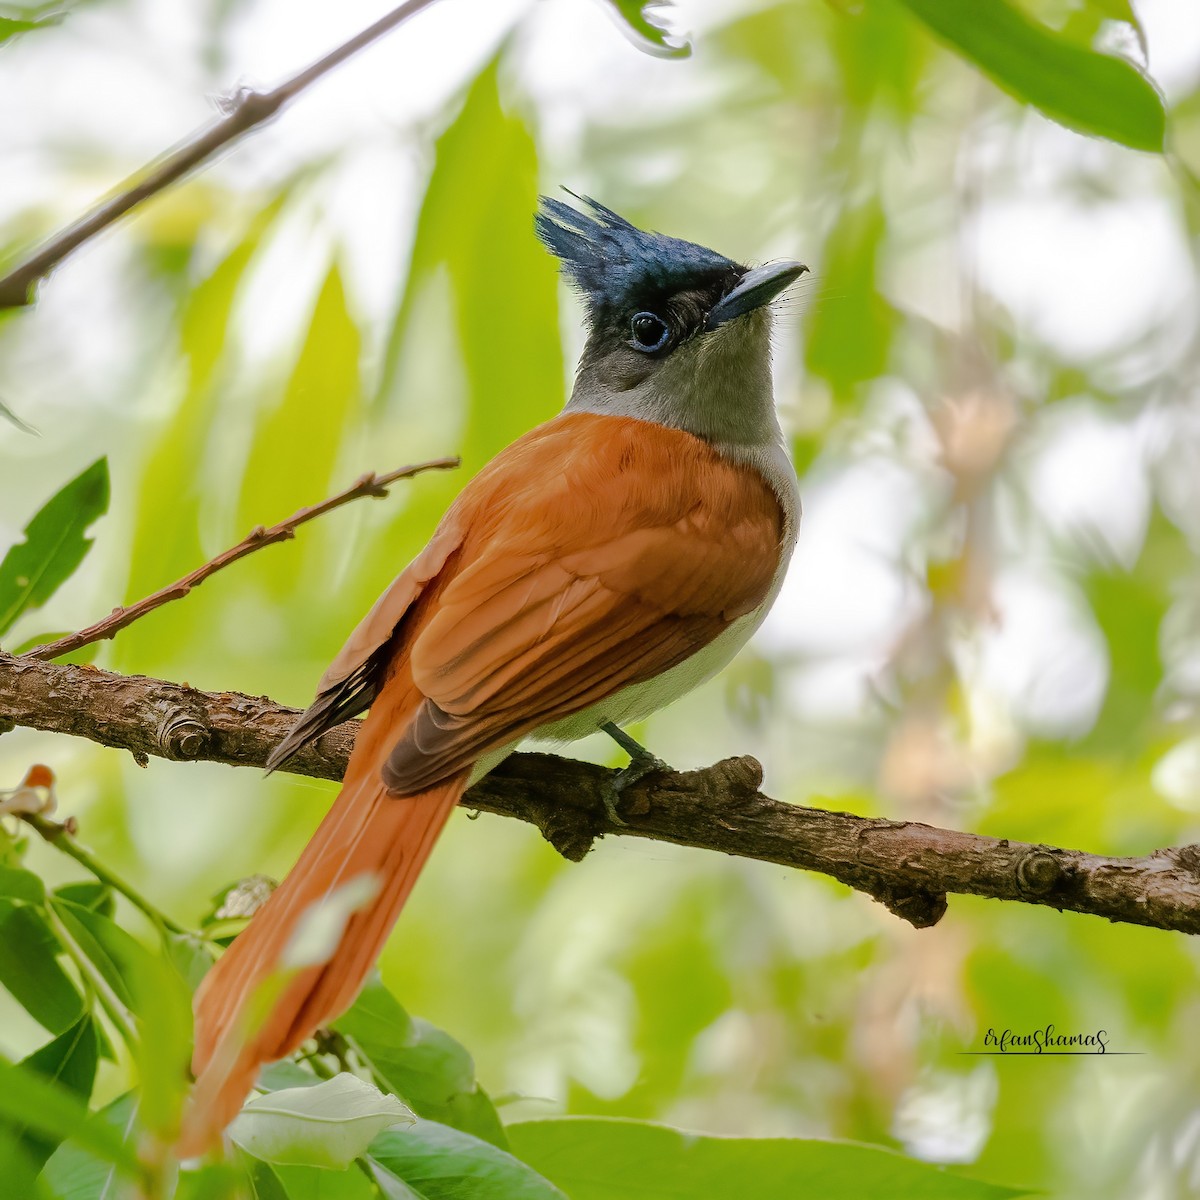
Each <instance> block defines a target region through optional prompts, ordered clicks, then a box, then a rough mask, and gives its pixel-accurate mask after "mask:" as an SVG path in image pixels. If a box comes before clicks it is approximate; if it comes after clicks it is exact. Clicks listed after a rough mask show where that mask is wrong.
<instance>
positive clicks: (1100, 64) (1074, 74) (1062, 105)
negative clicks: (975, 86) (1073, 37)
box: [901, 0, 1166, 152]
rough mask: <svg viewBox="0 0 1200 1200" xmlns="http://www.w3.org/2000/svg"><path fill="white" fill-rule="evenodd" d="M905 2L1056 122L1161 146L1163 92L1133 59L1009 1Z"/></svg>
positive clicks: (1143, 146)
mask: <svg viewBox="0 0 1200 1200" xmlns="http://www.w3.org/2000/svg"><path fill="white" fill-rule="evenodd" d="M901 3H902V4H904V5H905V6H906V7H907V8H908V9H909V11H910V12H912V13H913V14H914V15H915V16H916V17H918V18H919V19H920V20H921V21H923V22H924V23H925V24H926V25H927V26H928V27H929V28H930V29H931V30H932V31H933V32H934V33H935V34H937V36H938V37H940V38H942V39H943V40H944V41H946V42H948V43H949V44H950V45H951V46H952V47H953V48H954V49H955V50H957V51H958V52H959V53H960V54H961V55H963V57H964V58H967V59H970V61H971V62H973V63H975V65H976V66H978V67H979V68H980V69H981V70H983V71H984V72H985V73H986V74H987V75H989V76H990V77H991V78H992V79H993V80H994V81H995V82H996V83H997V84H999V85H1000V87H1002V88H1004V90H1005V91H1007V92H1009V93H1011V94H1012V95H1014V96H1016V97H1017V99H1018V100H1024V101H1027V102H1028V103H1029V104H1032V105H1034V107H1036V108H1039V109H1040V110H1041V111H1042V112H1044V113H1045V114H1046V116H1048V117H1050V118H1051V119H1052V120H1055V121H1058V122H1059V123H1060V124H1062V125H1066V126H1067V127H1068V128H1069V129H1076V130H1078V131H1079V132H1080V133H1091V134H1096V135H1097V136H1099V137H1103V138H1108V139H1109V140H1110V141H1114V142H1120V143H1121V144H1122V145H1125V146H1131V147H1132V148H1133V149H1135V150H1152V151H1155V152H1161V151H1162V149H1163V139H1164V137H1165V134H1166V112H1165V110H1164V108H1163V101H1162V97H1161V96H1160V95H1159V94H1158V92H1157V91H1155V89H1154V85H1153V84H1152V83H1150V81H1149V80H1147V79H1146V77H1145V76H1144V75H1142V74H1141V72H1140V71H1138V69H1137V68H1136V67H1135V66H1134V65H1133V64H1132V63H1129V62H1126V61H1125V60H1124V59H1120V58H1113V57H1112V56H1110V55H1107V54H1098V53H1096V52H1095V51H1093V50H1088V49H1085V48H1083V47H1082V46H1077V45H1075V44H1074V43H1073V42H1071V41H1070V40H1069V39H1067V38H1066V37H1063V36H1061V35H1060V34H1057V33H1055V32H1054V31H1053V30H1051V29H1049V28H1047V27H1046V26H1044V25H1040V24H1038V23H1037V22H1035V21H1032V20H1030V19H1029V18H1028V17H1026V16H1025V14H1024V13H1022V12H1021V11H1020V10H1019V9H1017V8H1015V7H1013V6H1012V5H1011V4H1009V3H1007V0H972V2H971V3H969V4H964V3H962V0H901Z"/></svg>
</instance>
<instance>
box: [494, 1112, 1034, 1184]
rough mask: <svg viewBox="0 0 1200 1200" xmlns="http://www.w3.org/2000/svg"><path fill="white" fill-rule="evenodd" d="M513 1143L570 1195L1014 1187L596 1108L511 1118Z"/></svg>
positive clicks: (830, 1145)
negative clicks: (609, 1115) (710, 1133)
mask: <svg viewBox="0 0 1200 1200" xmlns="http://www.w3.org/2000/svg"><path fill="white" fill-rule="evenodd" d="M508 1136H509V1140H510V1141H511V1143H512V1147H513V1153H514V1154H516V1155H517V1156H518V1157H519V1158H520V1159H522V1161H524V1162H527V1163H529V1165H530V1166H532V1167H533V1168H534V1169H535V1170H537V1171H540V1172H541V1174H543V1175H545V1176H546V1178H547V1179H552V1180H553V1181H554V1182H555V1183H556V1184H557V1185H558V1186H559V1187H560V1188H562V1189H563V1191H565V1192H566V1193H567V1194H568V1195H569V1196H570V1197H571V1200H663V1198H664V1197H667V1196H670V1197H672V1198H673V1200H693V1198H694V1200H708V1197H712V1196H753V1197H754V1200H797V1197H801V1196H812V1197H820V1200H862V1198H863V1197H865V1196H879V1197H883V1196H886V1197H887V1200H1002V1198H1003V1197H1009V1196H1021V1195H1027V1194H1028V1193H1027V1192H1023V1191H1021V1190H1020V1189H1017V1188H1009V1187H1002V1186H1000V1185H999V1184H993V1183H983V1182H980V1181H979V1180H975V1179H964V1178H962V1177H961V1176H958V1175H952V1174H950V1173H949V1172H948V1171H945V1170H943V1169H942V1168H941V1167H936V1166H932V1165H931V1164H929V1163H925V1162H919V1161H917V1160H916V1159H911V1158H905V1157H904V1155H902V1154H897V1153H895V1152H894V1151H891V1150H884V1149H882V1148H881V1147H878V1146H865V1145H859V1144H856V1143H854V1142H824V1141H814V1140H808V1139H801V1138H719V1137H704V1136H701V1135H699V1134H692V1133H684V1132H682V1131H681V1130H678V1129H670V1128H668V1127H667V1126H665V1125H651V1124H646V1123H642V1122H640V1121H621V1120H612V1119H605V1118H598V1117H566V1118H561V1119H558V1120H547V1121H523V1122H520V1123H518V1124H515V1125H509V1126H508Z"/></svg>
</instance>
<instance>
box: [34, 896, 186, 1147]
mask: <svg viewBox="0 0 1200 1200" xmlns="http://www.w3.org/2000/svg"><path fill="white" fill-rule="evenodd" d="M53 903H54V910H55V912H56V913H58V915H59V917H60V918H61V919H62V920H63V922H64V924H66V926H67V927H68V929H69V930H70V931H71V935H72V936H73V937H74V938H75V939H76V941H77V942H78V943H79V945H80V947H81V948H82V949H83V951H84V953H86V954H87V956H88V957H89V958H90V959H91V960H92V961H93V962H94V963H95V965H96V967H97V969H98V970H99V971H100V972H101V974H103V976H104V977H105V979H106V980H107V981H108V982H109V984H110V986H111V987H112V988H113V990H114V991H115V992H116V993H117V995H118V996H120V997H121V999H122V1000H123V1001H124V1002H125V1003H126V1004H128V1005H129V1007H130V1008H131V1009H132V1010H133V1012H134V1013H135V1014H136V1016H137V1018H138V1030H139V1032H140V1034H141V1044H140V1045H139V1047H138V1054H137V1058H138V1067H139V1074H140V1077H141V1090H142V1112H143V1123H144V1124H145V1125H146V1127H147V1128H148V1129H151V1130H154V1131H156V1132H170V1131H172V1130H173V1124H174V1121H175V1119H176V1117H177V1116H178V1113H179V1109H180V1106H181V1104H182V1101H183V1096H184V1093H185V1091H186V1089H187V1079H188V1075H187V1063H188V1056H189V1053H190V1050H191V993H190V990H189V989H188V987H187V986H186V984H185V983H184V981H183V979H182V977H181V976H180V974H179V972H178V971H176V970H175V968H174V967H173V966H172V965H171V963H170V961H169V960H168V959H166V958H164V957H162V956H160V955H156V954H152V953H151V952H150V951H149V950H147V949H146V947H145V946H143V945H142V944H141V943H140V942H138V941H137V940H136V939H135V938H132V937H130V935H129V934H128V933H126V932H125V930H124V929H122V928H121V927H120V926H119V925H117V924H116V923H115V922H113V921H111V920H109V918H108V917H106V916H104V915H103V914H102V913H100V912H96V911H94V910H93V909H90V908H82V907H80V906H79V905H77V904H72V903H71V902H70V901H69V900H64V899H62V898H61V897H57V896H56V897H55V899H54V901H53Z"/></svg>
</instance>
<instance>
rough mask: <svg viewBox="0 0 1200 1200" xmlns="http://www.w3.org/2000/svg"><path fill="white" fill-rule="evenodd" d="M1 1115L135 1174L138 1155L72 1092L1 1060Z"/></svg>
mask: <svg viewBox="0 0 1200 1200" xmlns="http://www.w3.org/2000/svg"><path fill="white" fill-rule="evenodd" d="M0 1118H3V1119H4V1120H6V1121H8V1122H9V1123H19V1124H21V1125H23V1126H25V1127H26V1128H28V1129H33V1130H37V1131H38V1132H39V1133H41V1134H43V1135H45V1136H47V1137H50V1138H53V1139H55V1140H56V1141H60V1142H61V1141H66V1140H67V1139H70V1140H72V1141H73V1142H74V1143H75V1144H76V1145H78V1146H79V1147H80V1148H82V1149H84V1150H89V1151H91V1152H92V1153H93V1154H95V1155H96V1156H97V1157H99V1158H101V1159H103V1160H104V1161H105V1162H109V1163H113V1164H115V1165H116V1166H117V1167H119V1168H120V1169H122V1170H124V1171H127V1172H130V1173H133V1174H136V1173H138V1169H139V1168H138V1161H137V1155H136V1154H135V1153H134V1151H133V1149H132V1147H130V1146H128V1145H126V1144H125V1143H124V1142H123V1141H122V1139H121V1137H120V1136H119V1135H118V1134H117V1133H116V1132H115V1131H114V1130H113V1129H112V1127H111V1126H110V1125H109V1124H107V1123H106V1122H105V1121H103V1120H101V1119H94V1118H92V1117H91V1116H90V1114H89V1113H88V1111H87V1106H86V1105H85V1104H84V1103H83V1101H81V1100H80V1098H79V1097H78V1096H77V1095H76V1094H75V1093H74V1092H72V1091H69V1090H68V1089H67V1088H65V1087H62V1086H60V1085H58V1084H56V1083H52V1082H50V1081H49V1080H47V1079H44V1078H43V1077H42V1076H41V1075H39V1074H38V1073H37V1072H36V1071H31V1070H29V1069H27V1068H25V1067H20V1066H16V1065H14V1064H12V1063H8V1062H5V1061H4V1060H3V1059H0Z"/></svg>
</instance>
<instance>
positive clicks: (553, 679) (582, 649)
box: [178, 197, 806, 1156]
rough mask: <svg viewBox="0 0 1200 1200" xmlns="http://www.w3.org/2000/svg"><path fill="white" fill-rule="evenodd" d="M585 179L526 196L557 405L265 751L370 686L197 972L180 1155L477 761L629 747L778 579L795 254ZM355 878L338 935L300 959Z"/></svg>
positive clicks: (358, 958) (426, 848)
mask: <svg viewBox="0 0 1200 1200" xmlns="http://www.w3.org/2000/svg"><path fill="white" fill-rule="evenodd" d="M578 199H579V200H580V202H581V203H582V204H583V205H585V206H586V211H580V210H578V209H576V208H573V207H571V206H569V205H568V204H565V203H563V202H561V201H558V200H552V199H545V198H543V200H542V202H541V206H540V210H539V212H538V215H537V218H536V227H537V232H538V234H539V236H540V237H541V239H542V241H543V242H544V243H545V245H546V246H547V247H548V249H549V250H550V251H551V252H552V253H553V254H555V255H556V256H557V257H558V258H559V259H560V260H561V266H562V270H563V272H564V274H565V275H566V276H567V278H568V280H569V281H570V282H571V283H572V284H573V285H574V286H575V287H576V289H577V290H578V291H579V293H580V294H581V296H582V298H583V300H584V302H585V306H586V315H587V323H588V337H587V342H586V345H585V347H584V350H583V354H582V356H581V358H580V362H579V368H578V371H577V374H576V379H575V386H574V389H573V391H572V394H571V399H570V401H569V403H568V404H567V406H566V408H565V409H564V411H563V412H562V413H561V414H560V415H559V416H557V417H555V418H554V419H553V420H551V421H548V422H547V423H546V424H544V425H541V426H539V427H538V428H536V429H534V430H532V431H530V432H529V433H527V434H525V435H524V436H523V437H522V438H520V439H519V440H518V441H516V442H514V443H513V444H512V445H511V446H509V447H508V448H507V449H506V450H504V451H503V452H502V453H501V454H499V455H498V456H497V457H496V458H495V459H493V460H492V462H491V463H489V464H488V465H487V466H486V467H485V468H484V469H483V470H482V471H481V472H480V473H479V474H478V475H477V476H476V477H475V478H474V479H473V480H471V482H470V483H469V484H468V485H467V486H466V488H465V489H464V490H463V492H462V494H461V495H460V496H459V497H458V499H457V500H456V501H455V503H454V504H453V505H452V506H451V508H450V510H449V511H448V512H447V513H446V515H445V517H444V518H443V519H442V521H441V523H440V524H439V525H438V527H437V530H436V531H435V533H434V535H433V537H432V539H431V540H430V542H429V544H428V545H427V546H426V547H425V549H424V550H423V551H422V552H421V553H420V554H419V555H418V556H417V558H416V559H415V560H414V561H413V562H412V563H411V564H410V565H409V566H408V567H407V568H406V569H405V570H404V571H403V572H402V573H401V574H400V576H399V577H398V578H397V579H396V580H395V582H394V583H392V585H391V586H390V587H389V588H388V590H387V591H386V592H385V593H384V594H383V596H382V597H380V599H379V601H378V602H377V603H376V605H375V607H374V608H373V609H371V611H370V612H369V613H368V614H367V615H366V617H365V618H364V619H363V621H362V622H361V624H360V625H359V626H358V628H357V629H355V630H354V632H353V633H352V634H351V635H350V640H349V641H348V642H347V643H346V645H345V647H344V648H343V649H342V651H341V652H340V653H339V654H338V656H337V658H335V659H334V661H333V663H332V665H331V666H330V667H329V669H328V671H326V673H325V675H324V678H323V679H322V680H321V683H320V685H319V689H318V693H317V698H316V700H315V701H314V702H313V704H312V706H311V707H310V708H309V709H308V710H307V711H306V712H305V713H304V714H303V715H302V716H301V717H300V719H299V720H298V721H297V723H296V725H295V727H294V729H293V730H292V731H291V732H290V733H289V734H288V736H287V737H286V738H285V739H284V740H283V741H282V742H281V743H280V745H279V746H278V747H277V748H276V750H275V751H274V753H273V754H272V756H271V763H270V765H271V766H272V767H276V766H279V765H280V764H282V763H284V762H285V761H286V760H287V759H288V757H289V756H290V755H292V754H294V753H295V752H296V751H297V750H299V749H300V748H301V747H302V746H304V745H305V744H306V743H308V742H311V741H312V740H314V739H315V738H317V737H319V736H320V735H321V734H322V733H323V732H325V731H326V730H327V729H330V728H331V727H332V726H334V725H336V724H337V723H339V722H341V721H344V720H345V719H346V718H348V717H351V716H354V715H355V714H356V713H360V712H362V711H363V710H364V709H366V708H368V707H369V708H370V713H369V715H368V716H367V718H366V720H365V721H364V722H363V724H362V727H361V729H360V730H359V733H358V739H357V742H356V744H355V747H354V753H353V754H352V756H351V758H350V763H349V766H348V767H347V769H346V776H345V781H344V783H343V785H342V790H341V792H340V793H339V795H338V797H337V800H336V801H335V802H334V804H333V807H332V808H331V809H330V811H329V814H328V815H327V816H326V817H325V819H324V821H322V823H321V825H320V827H319V828H318V830H317V832H316V833H315V834H314V835H313V838H312V840H311V841H310V842H309V843H308V845H307V846H306V847H305V849H304V851H303V852H302V854H301V855H300V859H299V861H298V862H297V864H296V866H295V867H294V868H293V869H292V872H291V874H289V875H288V877H287V878H286V879H285V880H284V881H283V883H282V884H281V885H280V887H279V888H278V890H277V891H276V892H275V893H274V894H273V895H272V896H271V898H270V899H269V900H268V901H267V903H266V904H265V905H264V906H263V908H262V909H261V910H260V911H259V912H258V913H257V915H256V916H255V917H254V918H253V920H252V921H251V922H250V924H249V926H248V927H247V928H246V930H245V931H244V932H243V933H242V934H241V935H240V936H239V937H238V938H237V939H236V940H235V941H234V942H233V944H232V945H231V946H230V948H229V949H228V950H227V951H226V952H225V954H224V955H223V957H222V958H221V959H220V961H219V962H218V963H217V964H216V966H215V967H214V968H213V969H212V970H211V971H210V972H209V974H208V976H207V977H206V978H205V980H204V982H203V984H202V985H201V987H200V990H199V992H198V994H197V996H196V1006H195V1011H196V1046H195V1057H194V1059H193V1067H194V1070H195V1072H196V1076H197V1081H196V1087H195V1090H194V1093H193V1098H192V1102H191V1105H190V1107H189V1110H188V1112H187V1114H186V1115H185V1119H184V1130H183V1134H182V1137H181V1139H180V1143H179V1147H178V1149H179V1151H180V1153H181V1155H182V1156H190V1155H194V1154H197V1153H200V1152H203V1151H205V1150H207V1149H209V1148H211V1147H212V1146H213V1145H214V1144H215V1143H216V1141H217V1140H218V1139H219V1136H220V1132H221V1130H223V1129H224V1127H225V1125H226V1124H227V1123H228V1122H229V1121H230V1120H231V1119H232V1117H233V1116H234V1114H235V1113H236V1112H237V1111H238V1109H239V1108H240V1106H241V1104H242V1102H243V1101H244V1099H245V1097H246V1095H247V1093H248V1092H249V1091H250V1089H251V1087H252V1086H253V1084H254V1081H255V1078H256V1076H257V1074H258V1071H259V1069H260V1067H261V1066H262V1065H263V1064H265V1063H268V1062H271V1061H272V1060H274V1059H278V1058H282V1057H283V1056H284V1055H286V1054H289V1053H290V1052H292V1051H293V1050H295V1049H296V1048H297V1047H298V1046H299V1045H300V1043H301V1042H303V1041H304V1040H305V1039H306V1038H308V1037H309V1036H311V1034H312V1033H313V1031H314V1030H315V1029H316V1028H317V1027H318V1026H320V1025H321V1024H323V1023H325V1022H327V1021H330V1020H332V1019H333V1018H334V1017H336V1016H338V1015H339V1014H340V1013H342V1012H343V1011H344V1010H345V1009H346V1008H348V1007H349V1005H350V1004H351V1003H352V1002H353V1000H354V998H355V996H356V994H357V993H358V991H359V988H360V987H361V986H362V983H363V980H364V978H365V977H366V975H367V973H368V971H369V970H370V969H371V966H372V965H373V964H374V962H375V960H376V958H377V957H378V955H379V953H380V950H381V949H382V947H383V944H384V941H385V940H386V939H387V936H388V933H389V932H390V930H391V928H392V926H393V924H394V923H395V921H396V918H397V916H398V915H399V912H400V909H401V907H402V906H403V904H404V901H405V900H406V899H407V897H408V894H409V892H410V891H411V890H412V887H413V884H414V883H415V882H416V879H417V875H418V873H419V872H420V870H421V868H422V866H423V865H424V863H425V861H426V859H427V857H428V855H429V853H430V851H431V850H432V849H433V844H434V842H435V841H436V839H437V836H438V834H439V832H440V831H441V829H442V827H443V826H444V825H445V823H446V821H447V819H448V818H449V816H450V813H451V812H452V811H453V809H454V806H455V804H456V803H457V801H458V799H459V797H460V796H461V795H462V793H463V791H464V790H465V789H466V788H467V786H468V784H469V783H470V782H471V781H472V780H474V779H477V778H479V777H480V776H481V775H483V774H485V773H486V772H487V771H488V770H489V769H490V768H492V767H493V766H495V765H496V764H497V763H498V762H500V761H501V760H502V759H503V758H504V757H505V756H506V755H507V754H509V753H511V752H512V750H513V749H514V748H515V747H516V745H517V743H518V742H519V741H520V740H521V739H522V738H524V737H526V736H529V735H534V736H537V737H539V738H545V739H551V740H563V741H569V740H572V739H575V738H580V737H584V736H585V735H587V734H590V733H593V732H595V731H596V730H597V729H601V728H605V729H607V730H608V731H609V732H611V733H612V734H613V735H614V736H615V737H617V738H618V740H619V741H621V742H622V744H623V745H625V746H626V748H627V749H630V750H631V751H632V752H633V754H634V755H635V757H640V755H639V752H640V747H638V746H637V744H636V743H634V742H633V741H632V739H628V738H626V737H624V736H623V735H622V732H621V730H620V726H621V725H622V724H623V723H625V722H630V721H637V720H639V719H641V718H643V717H645V716H647V715H648V714H649V713H652V712H654V711H655V710H656V709H658V708H661V707H662V706H663V705H665V704H668V703H670V702H671V701H672V700H675V699H677V698H678V697H679V696H681V695H683V694H684V693H685V692H687V691H689V690H690V689H692V688H694V687H695V686H696V685H697V684H699V683H702V682H703V681H704V680H706V679H708V678H710V677H711V676H712V675H714V674H715V673H716V672H717V671H719V670H720V669H721V668H722V667H723V666H724V665H725V664H726V663H727V662H728V661H729V660H730V659H731V658H732V657H733V656H734V654H736V653H737V651H738V649H739V648H740V647H741V646H742V645H743V644H744V643H745V642H746V640H747V639H748V638H749V637H750V635H751V633H752V632H753V631H754V630H755V628H757V626H758V625H759V623H760V622H761V621H762V619H763V617H764V615H765V614H766V612H767V609H768V608H769V607H770V605H771V603H772V601H773V600H774V599H775V596H776V594H777V593H778V591H779V588H780V584H781V583H782V581H783V576H784V572H785V571H786V569H787V564H788V560H789V558H790V557H791V553H792V548H793V546H794V545H795V542H796V535H797V529H798V523H799V520H800V502H799V498H798V493H797V486H796V476H795V473H794V471H793V469H792V466H791V464H790V462H789V460H788V456H787V454H786V453H785V451H784V447H783V438H782V435H781V433H780V429H779V424H778V421H777V420H776V416H775V406H774V400H773V397H772V387H771V370H770V328H771V323H770V310H769V302H770V301H771V300H772V299H773V298H774V297H776V296H777V295H779V294H780V293H781V292H782V291H783V290H784V289H785V288H787V287H788V286H789V285H790V284H791V283H793V282H794V281H795V280H796V279H797V278H799V276H800V275H801V274H802V273H803V272H804V271H805V269H806V268H805V267H804V266H802V265H801V264H800V263H796V262H777V263H772V264H769V265H767V266H763V267H756V268H753V269H750V268H747V267H745V266H741V265H739V264H738V263H736V262H733V261H731V260H730V259H728V258H725V257H723V256H722V255H720V254H716V253H714V252H713V251H712V250H707V249H705V248H704V247H702V246H698V245H694V244H693V243H691V242H685V241H680V240H678V239H676V238H671V237H666V236H664V235H662V234H658V233H647V232H644V231H642V230H640V229H637V228H636V227H635V226H633V225H631V224H630V223H629V222H628V221H626V220H625V219H624V218H622V217H620V216H618V215H617V214H616V213H614V212H612V211H611V210H610V209H607V208H605V207H604V206H603V205H601V204H598V203H596V202H595V201H593V200H589V199H586V198H583V197H580V198H578ZM642 753H644V752H642ZM347 886H351V887H356V888H358V889H359V890H358V892H356V893H354V894H353V896H352V899H353V911H351V912H350V913H349V916H348V919H345V924H344V928H343V929H342V930H341V931H340V940H338V941H337V945H336V948H335V949H333V951H332V953H331V954H329V953H328V952H325V954H324V955H323V959H322V961H318V962H307V961H305V960H304V958H303V956H300V957H299V959H297V956H296V954H295V953H294V944H295V941H296V939H297V938H298V936H300V931H302V930H303V929H304V927H305V922H306V921H308V922H310V923H311V920H312V913H313V912H314V906H320V905H322V904H323V903H324V904H326V905H327V906H330V905H332V906H333V907H334V908H336V907H337V906H336V904H335V903H334V902H332V901H331V900H330V898H331V896H334V895H340V896H341V897H342V898H343V900H344V899H345V897H346V896H347V895H348V894H349V893H347V892H346V891H345V890H344V889H345V888H346V887H347ZM344 907H345V905H344V904H343V908H344ZM343 917H345V913H344V912H343ZM335 936H336V931H335ZM289 947H291V949H289Z"/></svg>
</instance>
